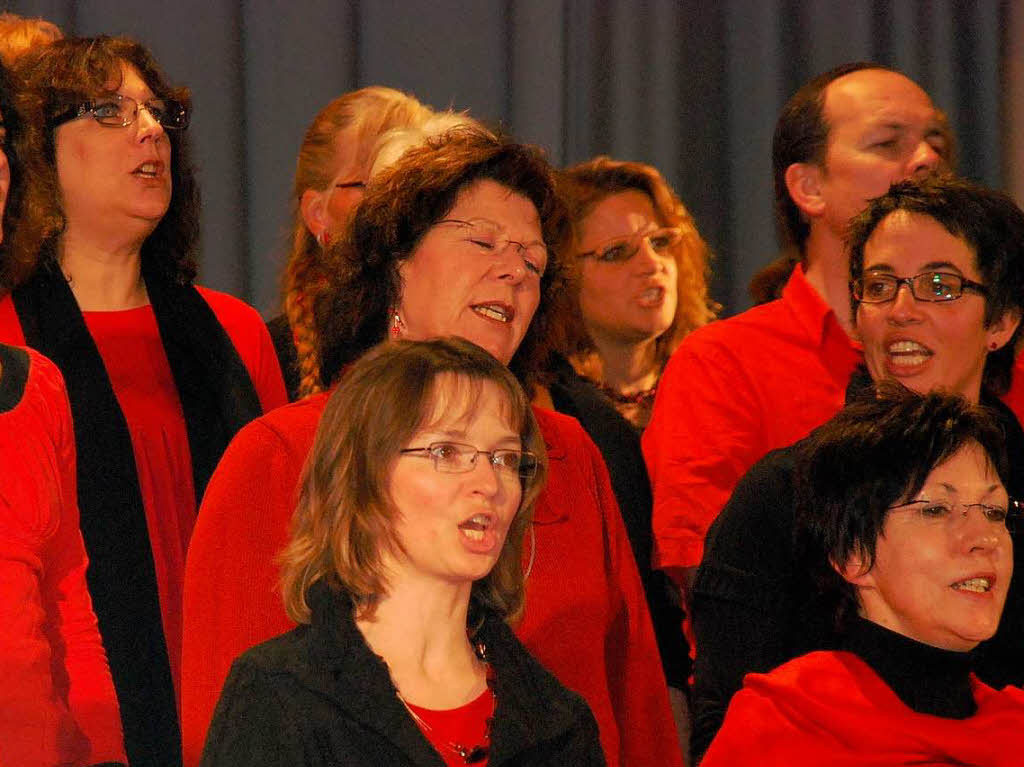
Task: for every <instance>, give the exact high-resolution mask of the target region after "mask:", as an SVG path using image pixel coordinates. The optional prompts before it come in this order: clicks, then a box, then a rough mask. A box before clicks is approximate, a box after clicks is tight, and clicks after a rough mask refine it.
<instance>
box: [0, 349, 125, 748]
mask: <svg viewBox="0 0 1024 767" xmlns="http://www.w3.org/2000/svg"><path fill="white" fill-rule="evenodd" d="M28 355H29V360H30V363H29V365H30V366H29V374H28V381H27V384H26V386H25V388H24V391H23V392H12V391H11V390H10V389H9V388H8V387H9V382H10V380H11V379H10V375H11V372H12V371H11V370H6V369H5V370H3V371H0V764H3V765H19V767H44V766H45V767H52V766H53V765H56V764H60V765H65V764H67V765H85V764H93V763H96V762H105V761H116V762H126V761H127V760H126V758H125V755H124V745H123V743H122V739H121V717H120V714H119V712H118V707H117V698H116V697H115V695H114V685H113V683H112V682H111V679H110V671H109V669H108V668H107V657H106V654H105V653H104V651H103V644H102V642H101V641H100V635H99V631H98V630H97V627H96V616H95V615H94V614H93V611H92V602H91V600H90V599H89V591H88V588H87V586H86V582H85V570H86V564H87V561H86V555H85V547H84V546H83V544H82V535H81V533H80V532H79V530H78V501H77V494H76V484H75V441H74V431H73V427H72V424H71V409H70V407H69V405H68V399H67V393H66V392H65V390H64V381H63V379H62V378H61V375H60V372H58V370H57V368H56V367H54V365H53V363H51V362H50V361H49V360H47V359H46V358H45V357H43V356H41V355H39V354H37V353H36V352H33V351H31V350H28ZM7 395H13V398H14V399H16V402H9V401H8V400H10V399H11V397H10V396H7Z"/></svg>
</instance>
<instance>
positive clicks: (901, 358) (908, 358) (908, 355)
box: [888, 341, 932, 367]
mask: <svg viewBox="0 0 1024 767" xmlns="http://www.w3.org/2000/svg"><path fill="white" fill-rule="evenodd" d="M888 353H889V355H890V356H889V359H890V360H891V362H892V364H893V365H901V366H906V367H910V366H912V365H921V364H923V363H924V362H925V361H926V360H927V359H928V358H929V357H931V356H932V352H931V350H930V349H928V348H927V347H926V346H922V345H921V344H919V343H918V342H917V341H893V342H892V343H891V344H889V347H888Z"/></svg>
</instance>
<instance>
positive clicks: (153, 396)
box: [0, 288, 287, 701]
mask: <svg viewBox="0 0 1024 767" xmlns="http://www.w3.org/2000/svg"><path fill="white" fill-rule="evenodd" d="M198 290H199V292H200V294H201V295H202V296H203V298H204V299H205V300H206V302H207V303H208V304H209V305H210V308H211V309H212V310H213V311H214V314H215V315H216V316H217V320H218V321H219V322H220V323H221V325H222V326H223V327H224V330H225V331H226V332H227V334H228V336H229V338H230V339H231V341H232V343H233V344H234V346H235V350H236V351H237V352H238V355H239V357H240V358H241V359H242V362H243V363H244V364H245V367H246V369H247V370H248V372H249V376H250V377H251V378H252V382H253V385H254V387H255V389H256V392H257V394H258V395H259V398H260V404H261V405H262V407H263V410H264V412H267V411H269V410H272V409H273V408H276V407H278V406H280V405H283V404H285V403H286V402H287V395H286V393H285V390H284V381H283V379H282V378H281V371H280V368H279V367H278V364H277V357H276V355H275V353H274V349H273V345H272V343H271V341H270V335H269V333H268V332H267V330H266V326H265V325H264V323H263V321H262V319H261V318H260V316H259V314H257V312H256V311H255V310H254V309H252V307H250V306H248V305H247V304H245V303H244V302H242V301H239V300H238V299H237V298H233V297H232V296H229V295H226V294H224V293H218V292H216V291H212V290H207V289H206V288H198ZM83 317H84V319H85V324H86V326H87V327H88V329H89V334H90V335H91V336H92V338H93V341H94V342H95V343H96V347H97V349H98V350H99V353H100V356H101V357H102V358H103V365H104V367H105V368H106V370H107V375H108V376H109V378H110V383H111V386H112V387H113V389H114V394H115V395H116V396H117V401H118V404H119V405H120V406H121V411H122V412H123V414H124V417H125V421H126V422H127V424H128V431H129V433H130V435H131V440H132V448H133V450H134V453H135V466H136V470H137V473H138V477H139V489H140V491H141V493H142V502H143V506H144V508H145V511H146V524H147V527H148V529H149V540H150V546H151V548H152V552H153V564H154V566H155V569H156V580H157V589H158V591H159V594H160V611H161V614H162V618H163V628H164V637H165V639H166V641H167V654H168V659H169V661H170V666H171V674H172V678H173V680H174V685H175V691H176V693H178V694H179V701H180V681H181V632H182V614H181V613H182V609H181V605H182V592H183V586H184V580H185V554H186V552H187V550H188V542H189V538H190V537H191V535H192V528H193V526H194V525H195V520H196V500H195V488H194V485H193V481H192V457H191V453H190V450H189V444H188V434H187V431H186V426H185V418H184V414H183V413H182V409H181V401H180V399H179V397H178V390H177V387H176V386H175V383H174V378H173V375H172V373H171V368H170V364H169V362H168V360H167V354H166V353H165V352H164V348H163V343H162V341H161V339H160V333H159V330H158V327H157V323H156V315H155V314H154V313H153V308H152V307H151V306H141V307H139V308H136V309H126V310H123V311H111V312H83ZM0 340H13V341H14V342H16V343H24V335H23V334H22V332H21V326H20V323H19V322H18V318H17V314H16V313H15V311H14V305H13V301H12V300H11V297H10V296H7V297H5V298H4V299H3V300H2V301H0Z"/></svg>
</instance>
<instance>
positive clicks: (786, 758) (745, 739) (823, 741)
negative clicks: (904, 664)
mask: <svg viewBox="0 0 1024 767" xmlns="http://www.w3.org/2000/svg"><path fill="white" fill-rule="evenodd" d="M972 681H973V684H974V698H975V700H976V701H977V703H978V712H977V713H976V714H975V715H974V716H972V717H969V718H967V719H946V718H943V717H938V716H931V715H928V714H919V713H917V712H915V711H913V710H912V709H910V708H909V707H908V706H906V705H905V704H904V703H903V702H902V701H901V700H900V699H899V698H897V697H896V694H895V693H894V692H893V691H892V690H890V689H889V687H888V686H887V685H886V684H885V682H883V681H882V679H881V678H880V677H879V676H878V675H877V674H875V672H874V671H872V670H871V668H870V667H869V666H868V665H867V664H866V663H864V661H862V660H861V659H860V658H858V657H857V656H856V655H852V654H850V653H845V652H815V653H810V654H808V655H804V656H803V657H800V658H797V659H795V660H792V661H790V662H789V663H786V664H784V665H782V666H779V668H777V669H775V670H774V671H773V672H772V673H770V674H748V675H747V677H746V679H745V680H744V687H743V689H742V690H741V691H740V692H738V693H737V694H736V696H735V697H734V698H733V699H732V703H731V704H730V705H729V710H728V712H727V713H726V716H725V723H724V724H723V725H722V729H721V730H719V732H718V735H717V736H716V737H715V739H714V740H713V741H712V742H711V747H710V748H709V749H708V752H707V754H706V756H705V757H704V761H703V762H701V767H733V766H734V765H740V764H757V765H761V766H762V767H812V766H814V767H817V766H819V765H820V767H897V765H914V766H915V767H936V766H937V765H984V766H985V767H1010V766H1011V765H1013V767H1019V766H1020V765H1021V764H1022V763H1024V748H1022V746H1024V734H1022V733H1024V690H1021V689H1020V688H1019V687H1006V688H1004V689H1003V690H1002V691H999V692H996V691H995V690H993V689H992V688H990V687H986V686H985V685H984V684H982V683H981V682H979V681H977V680H976V679H974V680H972Z"/></svg>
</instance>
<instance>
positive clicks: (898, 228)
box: [864, 210, 977, 272]
mask: <svg viewBox="0 0 1024 767" xmlns="http://www.w3.org/2000/svg"><path fill="white" fill-rule="evenodd" d="M894 253H902V254H913V255H920V256H921V257H922V258H924V257H928V258H927V259H926V260H928V259H931V260H938V261H950V262H954V263H956V262H959V261H962V262H963V263H962V264H959V263H958V264H957V265H958V266H959V267H960V268H961V269H962V270H963V271H965V272H970V271H972V270H975V269H976V268H977V258H976V253H975V248H974V246H973V245H971V243H970V242H968V241H967V239H966V238H964V237H962V236H960V235H955V234H953V233H951V232H950V231H949V230H948V229H946V227H945V225H944V224H943V223H942V222H941V221H939V220H938V219H936V218H932V217H931V216H929V215H928V214H926V213H916V212H912V211H908V210H894V211H893V212H892V213H890V214H889V215H887V216H886V217H885V218H883V219H882V220H881V221H880V222H879V223H878V226H876V227H875V229H874V231H873V232H872V233H871V236H870V237H869V238H868V240H867V242H866V243H865V245H864V261H865V266H869V265H870V264H871V263H872V262H875V261H877V260H879V259H880V258H886V257H888V256H891V255H892V254H894Z"/></svg>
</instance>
